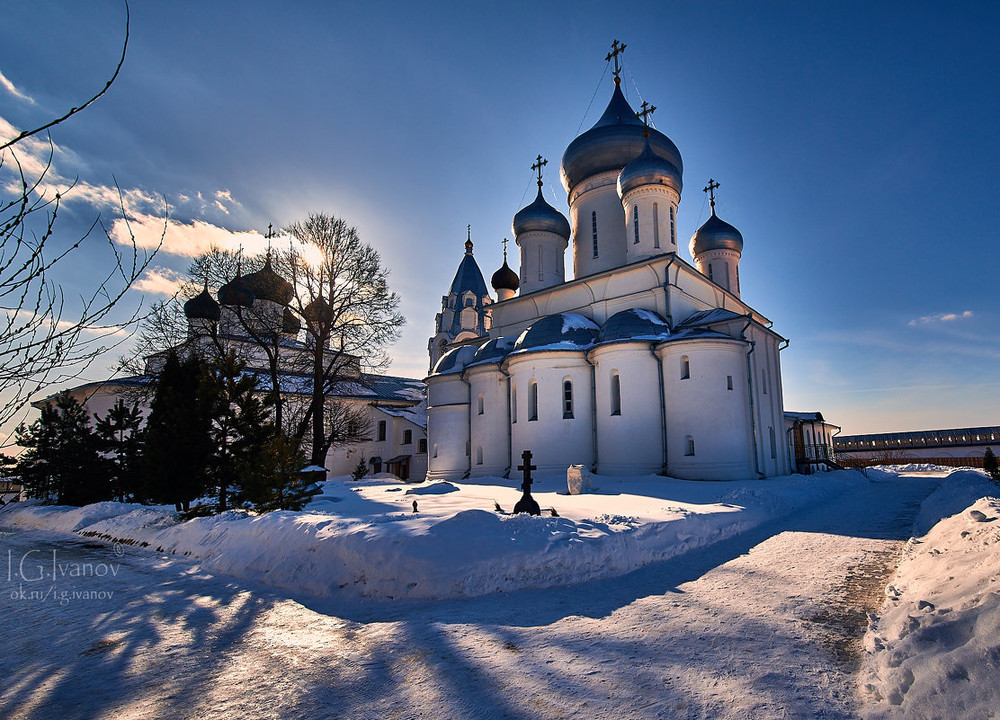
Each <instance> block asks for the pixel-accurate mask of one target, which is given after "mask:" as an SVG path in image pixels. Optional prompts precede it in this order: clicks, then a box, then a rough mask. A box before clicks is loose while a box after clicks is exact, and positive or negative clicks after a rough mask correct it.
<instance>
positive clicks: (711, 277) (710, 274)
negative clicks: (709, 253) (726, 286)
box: [708, 263, 715, 282]
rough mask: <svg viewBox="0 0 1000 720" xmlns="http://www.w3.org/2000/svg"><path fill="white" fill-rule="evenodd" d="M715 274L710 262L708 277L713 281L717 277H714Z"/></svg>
mask: <svg viewBox="0 0 1000 720" xmlns="http://www.w3.org/2000/svg"><path fill="white" fill-rule="evenodd" d="M713 275H714V273H713V272H712V263H709V264H708V279H709V280H711V281H712V282H715V278H714V277H713Z"/></svg>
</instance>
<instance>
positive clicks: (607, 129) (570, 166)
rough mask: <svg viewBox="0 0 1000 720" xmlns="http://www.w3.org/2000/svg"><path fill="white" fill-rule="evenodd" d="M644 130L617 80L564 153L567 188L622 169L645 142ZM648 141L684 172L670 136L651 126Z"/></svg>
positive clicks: (661, 155)
mask: <svg viewBox="0 0 1000 720" xmlns="http://www.w3.org/2000/svg"><path fill="white" fill-rule="evenodd" d="M645 130H646V126H645V124H643V122H642V121H641V120H639V118H637V117H636V115H635V111H633V110H632V107H631V106H630V105H629V104H628V101H627V100H626V99H625V96H624V95H623V94H622V91H621V87H620V86H619V85H617V84H616V85H615V92H614V94H613V95H612V96H611V102H610V103H608V107H607V109H606V110H605V111H604V114H603V115H602V116H601V118H600V120H598V121H597V122H596V123H595V124H594V126H593V127H592V128H590V130H587V131H586V132H585V133H583V134H582V135H580V136H579V137H577V138H576V139H575V140H574V141H573V142H571V143H570V144H569V147H568V148H566V152H565V153H563V158H562V168H561V171H560V172H561V176H562V183H563V186H564V187H565V188H566V191H567V192H572V191H573V188H574V187H576V185H577V184H578V183H580V182H581V181H582V180H585V179H586V178H588V177H591V176H593V175H596V174H598V173H601V172H606V171H608V170H621V169H622V168H624V167H625V166H626V165H627V164H628V163H630V162H631V161H632V160H634V159H635V158H637V157H638V156H639V154H640V153H641V152H642V150H643V146H644V145H645V143H646V139H645V138H644V137H643V133H644V131H645ZM649 144H650V147H651V148H652V151H653V152H654V153H655V154H657V155H659V156H660V157H662V158H666V159H667V160H669V161H670V162H671V163H672V164H673V166H674V167H675V168H677V171H678V174H680V173H683V171H684V163H683V162H682V161H681V153H680V151H679V150H678V149H677V146H676V145H674V143H673V141H671V139H670V138H668V137H667V136H666V135H664V134H663V133H661V132H660V131H658V130H655V129H653V128H650V129H649Z"/></svg>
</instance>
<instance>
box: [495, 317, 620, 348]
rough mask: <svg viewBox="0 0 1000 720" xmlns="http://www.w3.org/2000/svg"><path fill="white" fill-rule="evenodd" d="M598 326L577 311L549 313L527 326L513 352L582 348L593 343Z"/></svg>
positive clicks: (598, 329)
mask: <svg viewBox="0 0 1000 720" xmlns="http://www.w3.org/2000/svg"><path fill="white" fill-rule="evenodd" d="M599 331H600V328H599V327H597V324H596V323H595V322H594V321H593V320H591V319H590V318H587V317H584V316H583V315H579V314H577V313H557V314H555V315H549V316H548V317H544V318H542V319H541V320H538V321H537V322H535V323H533V324H532V325H531V326H529V327H528V328H527V329H526V330H525V331H524V332H522V333H521V335H520V336H519V337H518V338H517V342H515V343H514V350H513V352H521V351H525V350H584V349H586V348H588V347H590V346H591V345H593V344H594V340H595V338H596V337H597V334H598V332H599Z"/></svg>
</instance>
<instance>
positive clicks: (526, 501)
mask: <svg viewBox="0 0 1000 720" xmlns="http://www.w3.org/2000/svg"><path fill="white" fill-rule="evenodd" d="M517 469H518V470H520V471H522V472H523V473H524V481H523V482H522V483H521V490H523V491H524V494H523V495H522V496H521V499H520V500H518V501H517V505H515V506H514V514H515V515H516V514H518V513H528V514H529V515H541V514H542V510H541V508H539V507H538V503H537V502H536V501H535V498H533V497H531V471H532V470H537V469H538V466H537V465H532V464H531V450H525V451H524V452H523V453H521V464H520V465H518V466H517Z"/></svg>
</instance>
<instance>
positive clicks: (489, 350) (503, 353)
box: [467, 337, 514, 367]
mask: <svg viewBox="0 0 1000 720" xmlns="http://www.w3.org/2000/svg"><path fill="white" fill-rule="evenodd" d="M513 349H514V338H511V337H498V338H496V339H494V340H488V341H486V342H484V343H483V344H482V345H480V346H479V349H478V350H476V354H475V355H474V356H473V357H472V360H470V361H469V366H472V365H479V364H480V363H484V364H485V363H498V362H500V361H501V360H503V359H504V358H505V357H507V355H508V354H509V353H510V351H511V350H513ZM467 367H468V366H467Z"/></svg>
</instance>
